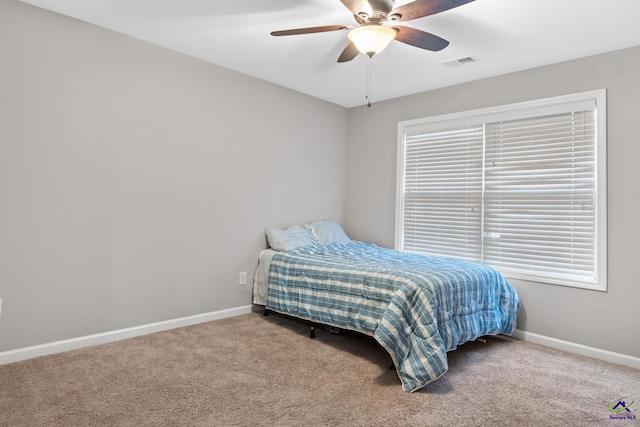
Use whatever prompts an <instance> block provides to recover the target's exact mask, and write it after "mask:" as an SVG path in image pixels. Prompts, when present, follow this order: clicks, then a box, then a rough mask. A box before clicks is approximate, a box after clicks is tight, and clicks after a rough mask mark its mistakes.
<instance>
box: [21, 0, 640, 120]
mask: <svg viewBox="0 0 640 427" xmlns="http://www.w3.org/2000/svg"><path fill="white" fill-rule="evenodd" d="M22 1H24V2H25V3H30V4H33V5H36V6H40V7H42V8H45V9H49V10H52V11H55V12H59V13H61V14H64V15H68V16H71V17H74V18H77V19H80V20H83V21H87V22H90V23H93V24H95V25H99V26H101V27H104V28H108V29H111V30H114V31H117V32H120V33H124V34H127V35H130V36H132V37H135V38H138V39H142V40H146V41H148V42H150V43H153V44H156V45H159V46H164V47H167V48H169V49H172V50H175V51H178V52H182V53H185V54H187V55H191V56H194V57H197V58H200V59H203V60H205V61H209V62H212V63H214V64H217V65H220V66H223V67H227V68H230V69H233V70H236V71H239V72H242V73H245V74H249V75H251V76H255V77H258V78H261V79H264V80H267V81H270V82H273V83H277V84H279V85H282V86H286V87H289V88H291V89H294V90H296V91H299V92H303V93H306V94H309V95H312V96H315V97H317V98H321V99H325V100H327V101H330V102H333V103H336V104H339V105H342V106H345V107H353V106H358V105H364V104H366V98H365V97H366V91H367V76H368V75H370V86H371V92H370V93H371V101H372V102H374V103H375V102H376V101H382V100H385V99H391V98H396V97H399V96H404V95H410V94H414V93H419V92H424V91H427V90H432V89H436V88H440V87H445V86H451V85H454V84H458V83H462V82H467V81H472V80H477V79H481V78H486V77H491V76H495V75H500V74H505V73H510V72H514V71H518V70H523V69H528V68H533V67H537V66H541V65H546V64H552V63H557V62H561V61H565V60H569V59H575V58H580V57H585V56H589V55H594V54H598V53H602V52H608V51H613V50H618V49H622V48H626V47H632V46H639V45H640V25H639V24H638V18H639V17H640V0H475V1H474V2H472V3H468V4H466V5H463V6H460V7H458V8H455V9H451V10H449V11H446V12H442V13H440V14H436V15H432V16H428V17H425V18H421V19H417V20H413V21H408V22H404V23H402V25H407V26H412V27H416V28H419V29H422V30H425V31H428V32H430V33H433V34H436V35H438V36H440V37H442V38H444V39H446V40H448V41H449V42H450V45H449V46H448V47H446V48H445V49H443V50H442V51H440V52H431V51H426V50H422V49H418V48H415V47H412V46H409V45H406V44H403V43H400V42H397V41H392V42H391V44H390V45H389V47H388V48H387V49H386V50H385V51H383V52H381V53H380V54H378V55H375V56H374V57H373V58H371V59H369V58H368V57H367V56H365V55H362V54H361V55H358V56H357V57H356V58H355V59H354V60H352V61H350V62H346V63H337V62H336V60H337V58H338V56H339V55H340V53H341V52H342V50H343V49H344V48H345V46H346V45H347V42H348V41H347V31H334V32H328V33H317V34H305V35H296V36H286V37H273V36H271V35H270V32H271V31H274V30H286V29H291V28H300V27H314V26H322V25H331V24H349V25H355V20H354V18H353V15H352V14H351V13H350V12H349V10H348V9H347V8H345V7H344V6H343V5H342V3H341V2H340V1H339V0H268V1H267V0H236V1H222V0H91V1H87V0H22ZM409 2H410V1H409V0H404V1H403V0H397V1H396V2H395V6H396V7H397V6H400V5H402V4H405V3H409ZM471 55H473V56H475V57H476V58H477V59H478V62H476V63H475V64H471V65H465V66H461V67H457V68H453V69H451V68H447V67H445V66H443V65H442V64H441V63H442V62H445V61H448V60H452V59H456V58H461V57H468V56H471Z"/></svg>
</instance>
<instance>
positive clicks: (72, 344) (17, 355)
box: [0, 305, 252, 365]
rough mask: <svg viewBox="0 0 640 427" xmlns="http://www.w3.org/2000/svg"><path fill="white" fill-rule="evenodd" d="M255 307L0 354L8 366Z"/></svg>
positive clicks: (207, 314) (180, 319)
mask: <svg viewBox="0 0 640 427" xmlns="http://www.w3.org/2000/svg"><path fill="white" fill-rule="evenodd" d="M251 311H252V306H251V305H247V306H243V307H236V308H230V309H226V310H219V311H213V312H210V313H203V314H196V315H194V316H187V317H180V318H178V319H172V320H165V321H163V322H157V323H149V324H147V325H140V326H134V327H131V328H126V329H119V330H115V331H109V332H103V333H100V334H94V335H86V336H83V337H78V338H71V339H68V340H62V341H55V342H51V343H47V344H40V345H35V346H32V347H25V348H18V349H16V350H9V351H3V352H0V365H4V364H5V363H12V362H19V361H21V360H26V359H31V358H34V357H39V356H46V355H48V354H54V353H62V352H63V351H69V350H76V349H78V348H83V347H89V346H92V345H99V344H106V343H110V342H114V341H119V340H123V339H127V338H133V337H137V336H140V335H147V334H152V333H154V332H160V331H166V330H168V329H175V328H181V327H183V326H190V325H195V324H198V323H204V322H210V321H212V320H219V319H224V318H227V317H234V316H239V315H241V314H248V313H251Z"/></svg>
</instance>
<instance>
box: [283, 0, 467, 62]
mask: <svg viewBox="0 0 640 427" xmlns="http://www.w3.org/2000/svg"><path fill="white" fill-rule="evenodd" d="M340 1H341V2H342V4H343V5H345V6H346V8H347V9H349V10H350V11H351V13H353V16H354V18H355V20H356V22H357V23H358V24H359V26H357V27H353V26H351V25H325V26H321V27H310V28H297V29H293V30H282V31H273V32H272V33H271V35H272V36H293V35H298V34H310V33H323V32H328V31H338V30H350V31H349V34H348V38H349V44H348V45H347V47H346V48H345V49H344V50H343V51H342V54H341V55H340V57H339V58H338V62H347V61H351V60H352V59H353V58H355V57H356V56H357V55H358V53H364V54H366V55H368V56H369V57H372V56H373V55H375V54H376V53H379V52H381V51H382V50H384V48H386V47H387V45H388V44H389V42H390V41H391V40H394V39H395V40H398V41H400V42H402V43H406V44H408V45H411V46H415V47H419V48H421V49H426V50H431V51H434V52H436V51H439V50H442V49H444V48H445V47H447V46H448V45H449V42H448V41H447V40H445V39H443V38H440V37H438V36H436V35H433V34H431V33H427V32H426V31H422V30H418V29H416V28H412V27H406V26H402V25H392V26H386V25H383V24H384V23H386V22H404V21H411V20H413V19H418V18H422V17H425V16H429V15H434V14H436V13H439V12H444V11H446V10H449V9H453V8H455V7H458V6H462V5H463V4H466V3H470V2H472V1H474V0H414V1H412V2H411V3H407V4H404V5H402V6H399V7H398V8H396V9H394V8H393V3H394V0H340Z"/></svg>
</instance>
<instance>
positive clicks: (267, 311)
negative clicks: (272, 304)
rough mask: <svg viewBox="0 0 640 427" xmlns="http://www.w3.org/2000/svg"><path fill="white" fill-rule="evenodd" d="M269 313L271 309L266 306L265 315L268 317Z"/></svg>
mask: <svg viewBox="0 0 640 427" xmlns="http://www.w3.org/2000/svg"><path fill="white" fill-rule="evenodd" d="M268 315H269V309H268V308H266V307H265V309H264V316H265V317H267V316H268Z"/></svg>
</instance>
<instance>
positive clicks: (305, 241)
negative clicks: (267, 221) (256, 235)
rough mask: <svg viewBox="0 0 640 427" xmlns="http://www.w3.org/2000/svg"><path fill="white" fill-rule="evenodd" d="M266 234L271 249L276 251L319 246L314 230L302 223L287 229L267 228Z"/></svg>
mask: <svg viewBox="0 0 640 427" xmlns="http://www.w3.org/2000/svg"><path fill="white" fill-rule="evenodd" d="M264 234H265V235H266V236H267V242H269V246H271V249H274V250H276V251H291V250H293V249H298V248H304V247H307V246H318V245H319V242H318V238H317V237H316V236H314V234H313V232H312V230H311V229H310V228H308V227H304V226H302V225H292V226H291V227H289V228H287V229H286V230H281V229H279V228H266V229H265V230H264Z"/></svg>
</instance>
